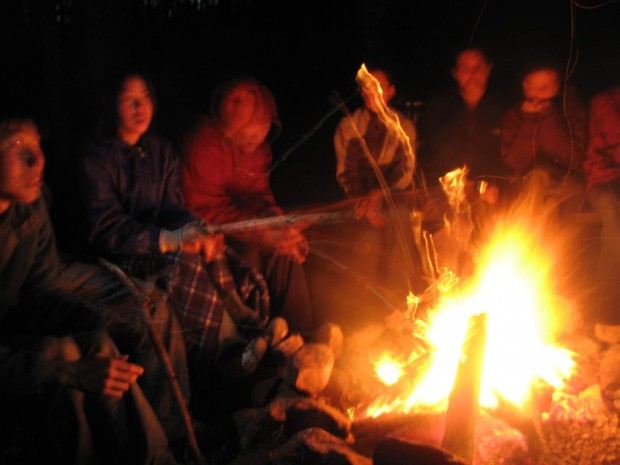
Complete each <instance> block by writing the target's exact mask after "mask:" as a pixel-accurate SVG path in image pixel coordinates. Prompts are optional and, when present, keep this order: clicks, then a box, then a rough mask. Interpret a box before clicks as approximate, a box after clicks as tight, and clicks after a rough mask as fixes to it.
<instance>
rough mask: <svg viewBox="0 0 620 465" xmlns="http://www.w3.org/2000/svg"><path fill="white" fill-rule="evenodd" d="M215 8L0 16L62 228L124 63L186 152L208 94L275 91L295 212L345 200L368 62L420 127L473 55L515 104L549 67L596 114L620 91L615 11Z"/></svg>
mask: <svg viewBox="0 0 620 465" xmlns="http://www.w3.org/2000/svg"><path fill="white" fill-rule="evenodd" d="M207 3H208V2H206V1H205V2H200V1H188V0H186V1H175V0H160V1H156V0H150V1H148V0H142V1H139V0H72V1H71V0H64V1H62V0H2V1H1V2H0V5H1V6H0V34H1V37H0V43H1V44H2V61H3V65H2V73H1V74H2V78H1V79H2V82H1V83H0V85H1V86H2V87H1V89H2V90H1V93H0V96H2V98H3V99H5V98H14V97H16V96H17V97H18V98H21V99H24V100H27V101H32V102H35V104H36V105H37V106H38V107H39V108H40V109H41V111H42V115H43V116H44V121H45V122H46V123H45V124H44V125H43V126H44V127H43V129H44V135H45V140H44V143H45V146H44V148H45V151H46V155H47V158H48V166H47V168H46V169H47V178H48V182H49V184H50V186H51V188H52V191H53V193H54V195H55V198H56V199H59V200H58V202H57V203H56V204H55V205H56V208H54V209H53V210H52V211H53V212H54V214H55V215H56V217H57V218H58V220H59V221H58V224H66V220H67V218H65V217H69V218H70V216H71V208H70V207H68V205H70V202H69V203H65V202H64V199H65V198H66V199H68V200H71V196H72V190H71V186H73V185H74V183H73V181H74V179H72V168H73V166H74V163H75V160H76V157H79V148H78V147H79V141H80V140H81V139H82V138H83V136H84V135H85V134H86V133H87V131H88V129H89V128H90V127H91V126H92V123H93V121H95V118H96V115H97V113H98V110H99V107H98V105H99V103H100V97H101V89H102V86H103V84H104V83H105V80H106V76H107V75H109V74H108V73H109V72H110V69H111V68H113V67H115V66H117V65H119V64H121V63H124V62H131V63H135V64H140V65H144V66H146V67H147V68H148V69H149V70H150V72H151V74H152V76H153V79H154V82H155V86H156V90H157V94H158V103H159V107H158V110H157V114H156V120H155V123H154V124H155V127H156V129H157V130H158V131H159V132H160V133H162V134H163V135H165V136H167V137H168V138H170V139H171V140H172V141H173V142H174V143H175V144H180V142H181V141H182V136H183V132H184V131H185V130H186V129H187V127H188V125H189V123H190V122H191V121H192V120H193V118H194V117H195V116H197V115H200V114H201V113H204V112H206V111H207V108H208V99H209V95H210V93H211V91H212V90H213V88H214V87H215V86H217V84H219V83H220V82H222V81H223V80H225V79H227V78H229V77H232V76H234V75H236V74H238V73H246V74H253V75H254V76H255V77H256V78H258V79H259V80H261V81H263V82H264V83H265V84H266V85H267V86H268V87H270V88H271V89H272V91H273V93H274V95H275V97H276V99H277V102H278V105H279V109H280V114H281V119H282V121H283V132H282V134H281V136H280V137H279V139H278V140H276V142H275V143H274V145H273V149H274V157H275V159H276V161H278V160H279V162H278V164H277V167H276V168H275V169H274V170H273V173H272V184H273V189H274V191H275V193H276V196H277V198H278V200H279V202H280V203H281V204H282V205H283V206H285V207H286V208H297V207H304V206H316V205H322V204H327V203H330V202H333V201H337V200H339V199H341V198H342V194H341V192H340V190H339V188H338V186H337V184H336V182H335V160H334V153H333V149H332V146H331V138H332V135H333V132H334V129H335V126H336V124H337V122H338V120H339V118H340V117H341V116H342V112H341V110H338V109H337V108H336V106H335V104H334V101H335V100H337V99H347V98H349V97H351V96H353V98H352V99H350V100H348V105H349V108H352V107H354V106H355V105H356V104H358V103H359V102H358V100H357V99H358V97H357V96H354V91H355V80H354V78H355V74H356V72H357V70H358V69H359V67H360V65H361V64H362V63H367V64H378V65H381V66H386V67H387V68H388V69H390V70H391V71H392V74H393V75H394V78H395V81H396V84H397V89H398V92H399V94H398V98H397V105H398V106H400V107H401V109H405V110H411V109H415V111H416V112H421V111H424V102H425V101H426V99H427V98H428V97H429V96H430V95H431V94H432V93H434V92H436V91H438V90H440V89H441V88H443V87H444V86H447V85H450V84H452V82H451V76H450V73H449V70H450V66H451V60H452V53H453V51H454V50H455V49H456V48H457V47H459V46H461V45H466V44H468V43H473V44H476V45H481V46H483V47H485V48H486V49H487V50H488V52H489V53H490V55H491V57H492V58H493V61H494V63H495V67H494V71H493V74H492V78H491V81H492V82H491V85H493V86H495V87H496V88H498V89H499V90H500V91H502V92H503V94H504V95H505V97H506V99H507V101H510V99H512V98H514V97H515V96H516V95H517V94H516V91H517V90H518V84H519V79H518V73H519V71H520V69H521V68H522V67H523V66H524V64H525V63H526V62H527V61H528V60H530V59H534V58H539V57H541V56H542V57H545V56H546V57H550V58H552V59H555V60H557V61H559V62H560V63H561V64H562V65H563V66H564V67H566V68H567V69H568V68H570V69H571V70H572V72H571V73H570V74H567V75H566V77H567V78H568V81H569V82H570V83H571V84H573V85H574V86H575V87H576V88H577V90H578V92H579V95H580V96H581V97H582V99H583V100H584V102H587V99H589V97H591V96H592V95H593V94H594V93H595V92H597V91H599V90H602V89H604V88H606V87H609V86H612V85H614V84H616V83H620V2H618V1H612V2H605V1H604V0H582V2H581V3H576V2H571V1H570V0H519V1H507V0H437V1H435V0H433V1H430V0H426V1H416V0H409V1H396V0H391V1H389V0H386V1H379V0H347V1H329V2H326V1H306V0H296V1H290V0H289V1H281V0H275V1H267V0H255V1H251V0H245V1H242V0H237V1H231V0H220V1H219V2H217V1H211V2H210V3H212V5H207ZM407 102H409V103H410V104H411V103H412V102H417V104H416V106H407ZM282 157H285V159H283V160H282ZM59 204H60V207H58V205H59ZM53 205H54V204H53ZM62 237H66V236H64V235H63V236H62ZM62 237H61V243H62Z"/></svg>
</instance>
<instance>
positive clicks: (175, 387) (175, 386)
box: [98, 258, 205, 465]
mask: <svg viewBox="0 0 620 465" xmlns="http://www.w3.org/2000/svg"><path fill="white" fill-rule="evenodd" d="M98 262H99V263H100V264H101V265H102V266H103V267H105V269H106V270H108V271H109V272H111V273H112V274H113V275H114V276H116V277H117V278H118V279H120V280H121V281H122V282H123V284H125V286H127V288H129V291H130V292H131V293H132V294H133V295H134V297H135V298H136V299H139V300H140V301H141V303H142V316H143V318H144V320H145V321H146V323H147V326H148V328H149V332H150V334H151V338H152V340H153V343H154V344H155V347H156V349H157V353H158V355H159V357H160V359H161V361H162V362H163V364H164V367H165V369H166V373H167V374H168V379H169V381H170V385H171V386H172V391H173V393H174V397H175V399H176V401H177V404H178V405H179V408H180V409H181V414H182V417H183V423H184V424H185V428H186V429H187V436H188V440H189V446H190V449H191V451H192V455H193V456H194V460H195V461H196V464H198V465H204V463H205V462H204V458H203V455H202V453H201V451H200V447H199V446H198V441H197V440H196V433H195V432H194V426H193V425H192V418H191V415H190V413H189V410H188V408H187V405H186V400H185V398H184V397H183V392H182V391H181V386H180V385H179V379H178V377H177V374H176V372H175V371H174V368H173V366H172V361H171V360H170V355H169V354H168V351H167V350H166V346H165V345H164V341H163V339H162V337H161V335H160V334H159V333H158V332H157V330H156V329H155V327H154V325H153V319H152V316H151V309H150V306H151V300H150V299H149V297H148V296H146V294H145V293H144V292H143V291H142V289H140V287H138V286H137V285H136V283H135V282H134V281H133V280H132V279H131V278H130V277H129V276H128V275H127V274H126V273H125V272H124V271H123V270H121V269H120V268H119V267H118V266H116V265H115V264H114V263H111V262H109V261H107V260H105V259H104V258H99V259H98Z"/></svg>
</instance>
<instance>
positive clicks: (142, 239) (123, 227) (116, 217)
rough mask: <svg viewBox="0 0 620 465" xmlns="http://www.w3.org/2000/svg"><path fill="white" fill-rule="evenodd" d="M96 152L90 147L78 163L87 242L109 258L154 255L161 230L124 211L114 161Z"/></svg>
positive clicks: (157, 249) (157, 247)
mask: <svg viewBox="0 0 620 465" xmlns="http://www.w3.org/2000/svg"><path fill="white" fill-rule="evenodd" d="M98 150H99V149H98V148H91V152H90V153H88V154H87V155H86V158H84V159H83V161H82V175H81V180H82V182H83V188H82V196H83V200H84V202H85V209H86V219H87V226H88V234H89V238H88V239H89V242H90V243H91V244H93V245H95V246H96V247H97V248H99V249H101V250H102V251H103V252H104V253H106V254H112V255H143V254H149V253H158V252H159V233H160V231H161V228H160V227H159V226H156V225H155V224H145V223H142V222H141V221H138V220H136V219H134V218H132V217H131V216H130V215H129V214H128V213H126V212H125V210H124V208H123V205H122V204H121V199H120V198H119V195H118V193H117V189H118V188H119V186H117V181H116V179H115V170H114V167H113V166H112V165H113V163H114V160H111V159H110V158H112V157H105V156H101V155H100V154H99V153H98Z"/></svg>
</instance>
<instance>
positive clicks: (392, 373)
mask: <svg viewBox="0 0 620 465" xmlns="http://www.w3.org/2000/svg"><path fill="white" fill-rule="evenodd" d="M375 371H376V373H377V376H378V377H379V379H380V380H381V381H382V382H383V384H385V385H386V386H391V385H392V384H394V383H396V382H397V381H398V380H399V379H400V377H401V376H402V375H403V363H401V362H398V361H396V360H395V359H393V358H392V357H391V356H390V354H383V355H382V356H381V358H380V359H379V360H378V361H377V362H376V363H375Z"/></svg>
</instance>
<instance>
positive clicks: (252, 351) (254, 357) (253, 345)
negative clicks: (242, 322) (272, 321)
mask: <svg viewBox="0 0 620 465" xmlns="http://www.w3.org/2000/svg"><path fill="white" fill-rule="evenodd" d="M268 346H269V344H268V343H267V339H265V338H264V337H262V336H260V337H257V338H254V339H252V340H251V341H250V342H249V343H248V345H247V346H246V347H245V350H244V351H243V354H242V355H241V368H242V369H243V373H244V374H245V375H246V376H247V375H251V374H252V373H254V372H255V371H256V369H257V368H258V365H259V364H260V362H261V360H262V359H263V357H264V356H265V353H266V352H267V347H268Z"/></svg>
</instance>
